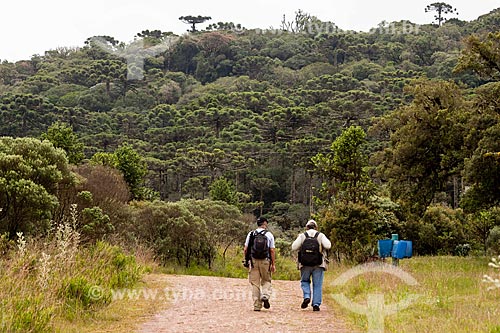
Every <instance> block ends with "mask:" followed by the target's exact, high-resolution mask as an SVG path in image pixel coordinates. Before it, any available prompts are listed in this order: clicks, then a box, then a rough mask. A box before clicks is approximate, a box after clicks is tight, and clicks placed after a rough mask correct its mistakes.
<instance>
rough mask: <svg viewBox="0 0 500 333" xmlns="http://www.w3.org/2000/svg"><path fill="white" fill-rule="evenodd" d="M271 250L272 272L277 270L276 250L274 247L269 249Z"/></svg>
mask: <svg viewBox="0 0 500 333" xmlns="http://www.w3.org/2000/svg"><path fill="white" fill-rule="evenodd" d="M269 252H270V253H271V272H273V273H274V272H275V271H276V251H275V249H274V248H272V249H269Z"/></svg>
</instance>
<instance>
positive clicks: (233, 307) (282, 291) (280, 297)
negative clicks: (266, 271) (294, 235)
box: [137, 275, 351, 333]
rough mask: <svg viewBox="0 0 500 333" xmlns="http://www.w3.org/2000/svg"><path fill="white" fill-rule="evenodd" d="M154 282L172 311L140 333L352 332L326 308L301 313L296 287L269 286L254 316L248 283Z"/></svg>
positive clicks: (172, 278) (190, 279) (209, 280)
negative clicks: (269, 291) (263, 306)
mask: <svg viewBox="0 0 500 333" xmlns="http://www.w3.org/2000/svg"><path fill="white" fill-rule="evenodd" d="M153 279H155V280H156V282H160V283H161V285H164V286H165V289H164V290H163V291H162V292H163V297H165V298H166V299H168V300H169V302H170V303H171V305H170V306H169V308H168V309H166V310H163V311H161V312H160V313H157V314H156V315H154V316H153V318H151V319H150V320H149V321H148V322H146V323H145V324H143V325H141V327H140V328H139V330H138V331H137V332H139V333H153V332H154V333H158V332H168V333H171V332H197V333H204V332H231V333H233V332H259V331H260V332H272V333H278V332H283V333H284V332H345V333H347V332H351V331H350V330H348V329H347V328H346V325H345V324H344V323H343V322H342V321H341V320H339V319H338V318H336V314H335V312H334V311H333V310H332V309H331V308H330V307H329V306H328V305H327V304H323V305H322V306H321V311H319V312H313V311H312V308H311V307H310V306H309V307H308V308H307V309H304V310H302V309H301V308H300V304H301V302H302V291H301V290H300V285H299V282H298V281H273V282H272V285H273V295H272V297H271V302H270V303H271V308H270V309H268V310H266V309H262V311H260V312H257V311H253V303H252V299H251V298H252V297H251V291H250V289H251V288H250V284H249V283H248V280H246V279H233V278H221V277H206V276H181V275H155V276H153ZM163 281H164V283H163ZM323 298H325V297H323Z"/></svg>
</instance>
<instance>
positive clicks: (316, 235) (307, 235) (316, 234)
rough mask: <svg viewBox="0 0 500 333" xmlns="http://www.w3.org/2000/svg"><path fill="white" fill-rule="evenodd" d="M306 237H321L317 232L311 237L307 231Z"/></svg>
mask: <svg viewBox="0 0 500 333" xmlns="http://www.w3.org/2000/svg"><path fill="white" fill-rule="evenodd" d="M304 235H306V238H318V236H319V231H316V233H315V234H314V236H312V237H311V236H309V233H308V232H307V231H305V232H304Z"/></svg>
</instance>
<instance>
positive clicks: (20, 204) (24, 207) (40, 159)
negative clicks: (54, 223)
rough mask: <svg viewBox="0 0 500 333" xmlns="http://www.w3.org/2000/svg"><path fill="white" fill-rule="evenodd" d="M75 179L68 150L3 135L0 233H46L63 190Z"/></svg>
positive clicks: (0, 173) (12, 235)
mask: <svg viewBox="0 0 500 333" xmlns="http://www.w3.org/2000/svg"><path fill="white" fill-rule="evenodd" d="M75 181H76V178H75V177H74V174H73V173H72V172H71V171H70V169H69V166H68V160H67V157H66V154H65V153H64V151H63V150H62V149H58V148H54V146H53V145H52V143H51V142H49V141H47V140H44V141H40V140H38V139H33V138H11V137H0V233H3V232H8V234H9V237H10V238H11V239H12V238H14V237H15V235H16V233H17V232H23V233H25V234H40V233H42V234H43V233H45V232H46V231H47V230H48V227H49V225H50V224H49V222H50V220H51V218H52V216H53V212H54V211H55V209H56V208H57V207H58V205H59V200H58V194H59V192H60V190H61V189H62V188H65V187H67V186H71V185H72V184H74V183H75Z"/></svg>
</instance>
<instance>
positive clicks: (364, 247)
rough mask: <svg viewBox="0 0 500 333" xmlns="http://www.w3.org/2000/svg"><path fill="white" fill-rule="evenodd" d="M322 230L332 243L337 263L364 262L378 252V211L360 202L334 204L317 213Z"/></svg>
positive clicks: (332, 251) (332, 250)
mask: <svg viewBox="0 0 500 333" xmlns="http://www.w3.org/2000/svg"><path fill="white" fill-rule="evenodd" d="M317 221H318V222H319V226H320V229H321V231H322V232H323V233H324V234H325V235H326V236H327V237H329V238H330V240H331V242H332V249H331V252H330V253H332V254H334V256H335V257H336V259H337V260H339V261H340V260H346V261H351V262H355V263H360V262H365V261H366V260H367V259H368V258H369V257H371V256H372V255H373V254H374V253H375V251H376V244H377V239H378V238H380V236H379V235H377V234H376V230H377V226H376V224H375V211H374V210H373V209H371V208H370V207H368V206H366V205H364V204H360V203H347V204H338V205H333V206H330V207H328V208H327V209H325V210H324V211H322V212H321V213H320V214H318V217H317Z"/></svg>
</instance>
